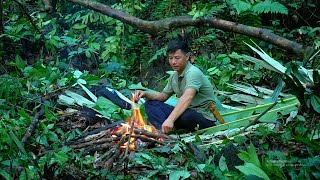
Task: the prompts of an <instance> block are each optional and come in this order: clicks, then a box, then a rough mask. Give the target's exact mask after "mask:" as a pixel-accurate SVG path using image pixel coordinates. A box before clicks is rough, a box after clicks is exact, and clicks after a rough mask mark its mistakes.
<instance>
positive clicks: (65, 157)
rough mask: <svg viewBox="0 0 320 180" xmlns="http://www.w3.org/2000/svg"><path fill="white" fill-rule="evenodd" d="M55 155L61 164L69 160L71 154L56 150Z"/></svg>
mask: <svg viewBox="0 0 320 180" xmlns="http://www.w3.org/2000/svg"><path fill="white" fill-rule="evenodd" d="M54 157H55V158H56V159H57V160H58V163H59V164H63V163H65V162H67V161H68V160H69V156H68V155H67V154H65V153H64V152H61V151H60V152H55V153H54Z"/></svg>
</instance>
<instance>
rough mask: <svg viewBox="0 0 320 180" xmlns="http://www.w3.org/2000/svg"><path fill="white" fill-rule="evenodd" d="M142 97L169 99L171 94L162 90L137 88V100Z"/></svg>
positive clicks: (160, 99) (159, 99)
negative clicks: (148, 90)
mask: <svg viewBox="0 0 320 180" xmlns="http://www.w3.org/2000/svg"><path fill="white" fill-rule="evenodd" d="M142 97H145V98H147V99H149V100H157V101H166V100H167V99H169V97H170V96H169V95H168V94H165V93H162V92H156V93H150V92H146V91H140V90H137V91H136V92H135V98H136V100H139V99H140V98H142Z"/></svg>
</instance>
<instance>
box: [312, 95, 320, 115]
mask: <svg viewBox="0 0 320 180" xmlns="http://www.w3.org/2000/svg"><path fill="white" fill-rule="evenodd" d="M310 100H311V105H312V107H313V109H314V110H315V111H317V112H318V113H320V98H319V97H318V96H316V95H312V96H311V98H310Z"/></svg>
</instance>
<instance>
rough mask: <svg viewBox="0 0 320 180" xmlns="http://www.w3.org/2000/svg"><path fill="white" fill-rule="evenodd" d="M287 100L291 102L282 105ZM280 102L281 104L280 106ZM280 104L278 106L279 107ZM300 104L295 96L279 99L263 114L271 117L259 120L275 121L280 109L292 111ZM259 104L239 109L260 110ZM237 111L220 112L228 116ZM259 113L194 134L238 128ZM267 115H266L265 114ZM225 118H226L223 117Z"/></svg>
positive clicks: (265, 106) (245, 124)
mask: <svg viewBox="0 0 320 180" xmlns="http://www.w3.org/2000/svg"><path fill="white" fill-rule="evenodd" d="M288 102H291V103H290V104H289V105H285V106H283V104H284V103H288ZM272 104H273V103H270V104H268V105H263V106H262V107H263V109H265V108H267V107H269V106H271V105H272ZM281 104H282V106H281ZM279 105H280V107H279ZM298 105H300V103H299V101H297V99H296V98H290V99H287V101H286V102H285V100H283V101H279V104H278V105H277V107H276V108H275V109H273V110H271V111H268V112H267V113H266V114H265V115H264V116H267V115H272V117H270V118H265V119H263V117H264V116H263V117H262V118H261V119H260V121H259V122H275V121H276V120H277V116H276V114H277V113H278V112H280V111H286V110H290V111H292V110H293V108H295V109H296V106H298ZM261 109H262V108H261V106H257V107H254V108H250V109H249V108H248V109H244V110H241V111H252V110H254V111H257V110H261ZM237 113H239V112H238V111H235V112H230V113H226V114H222V116H223V117H224V118H225V117H226V116H230V115H235V114H237ZM259 115H260V114H256V115H252V116H249V117H245V118H242V119H237V120H234V121H231V122H228V123H226V124H221V125H217V126H213V127H210V128H206V129H201V130H198V131H196V132H195V134H201V133H205V134H213V133H216V132H218V131H223V130H227V129H234V128H239V127H243V126H247V125H248V124H249V123H250V120H253V119H255V118H256V117H258V116H259ZM267 117H268V116H267ZM225 119H226V118H225Z"/></svg>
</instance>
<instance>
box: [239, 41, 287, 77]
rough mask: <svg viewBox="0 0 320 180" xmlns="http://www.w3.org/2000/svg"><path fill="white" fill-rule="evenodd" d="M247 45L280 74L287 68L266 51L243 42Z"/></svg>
mask: <svg viewBox="0 0 320 180" xmlns="http://www.w3.org/2000/svg"><path fill="white" fill-rule="evenodd" d="M245 44H246V45H247V46H249V47H250V48H251V49H252V50H253V51H255V52H256V53H258V54H259V56H260V57H261V58H262V59H263V61H265V62H266V63H268V64H269V65H270V66H272V67H273V68H275V69H277V72H278V73H279V72H281V73H282V74H284V73H285V72H286V70H287V68H286V67H284V66H283V65H282V64H281V63H279V62H278V61H276V60H274V59H273V58H272V57H270V56H269V55H268V54H267V53H265V52H264V51H263V50H262V49H260V50H258V49H256V48H254V47H252V46H251V45H249V44H247V43H245Z"/></svg>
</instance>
